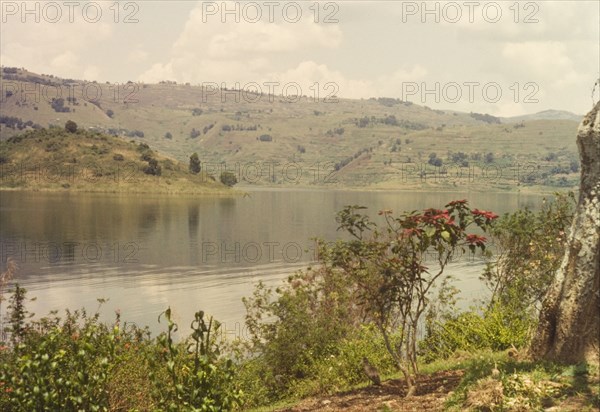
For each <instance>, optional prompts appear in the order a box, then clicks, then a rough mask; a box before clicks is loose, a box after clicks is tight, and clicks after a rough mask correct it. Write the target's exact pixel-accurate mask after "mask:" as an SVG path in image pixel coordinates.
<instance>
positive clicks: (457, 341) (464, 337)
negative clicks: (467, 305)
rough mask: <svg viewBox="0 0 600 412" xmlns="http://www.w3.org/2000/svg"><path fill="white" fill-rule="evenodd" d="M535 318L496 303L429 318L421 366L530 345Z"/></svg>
mask: <svg viewBox="0 0 600 412" xmlns="http://www.w3.org/2000/svg"><path fill="white" fill-rule="evenodd" d="M534 325H535V317H534V315H533V314H532V313H531V312H530V313H522V312H519V311H515V307H514V305H513V306H505V305H501V304H499V303H496V304H494V305H492V307H490V308H479V309H477V308H474V309H471V310H468V311H463V312H458V313H456V314H454V315H447V316H444V317H443V318H442V319H433V318H431V317H429V316H428V319H427V326H426V336H425V338H424V339H423V340H422V341H421V342H419V349H420V355H421V358H422V360H423V361H424V362H432V361H434V360H437V359H447V358H448V357H450V356H451V355H452V354H454V353H456V352H459V351H467V352H473V351H477V350H482V349H491V350H497V351H499V350H505V349H508V348H510V347H511V346H513V345H514V346H515V347H523V346H525V345H526V344H527V342H529V338H530V336H531V331H532V329H533V326H534Z"/></svg>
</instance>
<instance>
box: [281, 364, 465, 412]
mask: <svg viewBox="0 0 600 412" xmlns="http://www.w3.org/2000/svg"><path fill="white" fill-rule="evenodd" d="M463 373H464V372H463V371H461V370H453V371H452V370H451V371H441V372H437V373H434V374H432V375H420V376H418V377H417V388H418V389H417V393H416V395H414V396H411V397H409V398H406V397H405V395H406V384H405V382H404V380H403V379H394V380H389V381H385V382H383V383H382V385H381V386H369V387H366V388H361V389H355V390H352V391H348V392H342V393H337V394H335V395H331V396H324V397H319V398H308V399H304V400H302V401H301V402H300V403H299V404H297V405H295V406H294V407H291V408H287V409H281V410H280V412H308V411H356V412H358V411H402V412H405V411H406V412H408V411H419V412H421V411H427V412H434V411H442V410H443V409H444V408H443V406H444V401H445V400H446V398H447V397H448V394H449V393H450V392H451V391H453V390H454V388H456V386H457V385H458V384H459V383H460V380H461V378H462V376H463Z"/></svg>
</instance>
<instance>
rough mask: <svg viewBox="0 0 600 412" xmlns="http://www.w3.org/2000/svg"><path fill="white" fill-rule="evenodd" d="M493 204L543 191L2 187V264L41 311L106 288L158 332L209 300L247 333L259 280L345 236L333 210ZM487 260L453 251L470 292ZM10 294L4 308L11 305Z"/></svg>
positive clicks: (503, 207) (298, 264)
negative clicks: (11, 265)
mask: <svg viewBox="0 0 600 412" xmlns="http://www.w3.org/2000/svg"><path fill="white" fill-rule="evenodd" d="M464 198H467V199H469V202H470V204H471V206H472V207H477V208H480V209H487V210H493V211H494V212H496V213H504V212H508V211H513V210H516V209H518V208H523V207H525V206H528V207H530V208H533V209H537V208H539V206H540V205H541V202H542V196H539V195H520V194H507V193H464V192H462V193H461V192H457V193H442V192H436V193H427V192H425V193H423V192H357V191H328V190H298V191H293V190H257V191H251V192H249V195H246V196H237V197H191V196H187V197H186V196H158V195H122V194H81V193H39V192H38V193H35V192H30V193H24V192H1V193H0V242H1V244H0V252H1V263H2V264H1V269H2V270H4V269H5V267H6V259H7V257H8V256H13V258H14V259H15V260H16V261H17V263H18V265H19V267H20V269H19V271H18V274H17V276H16V278H15V280H14V281H13V282H12V283H11V284H14V282H19V284H20V285H21V286H23V287H25V288H26V289H27V290H28V292H29V293H28V295H29V297H36V298H37V299H36V300H35V301H34V302H30V303H29V304H28V309H29V310H30V311H31V312H34V313H35V314H36V316H41V315H45V314H47V313H48V312H49V311H50V310H52V309H58V310H60V311H61V312H62V310H63V309H65V308H70V309H77V308H80V307H86V308H87V309H88V310H91V311H93V310H95V309H96V308H97V307H98V302H97V298H108V299H109V301H108V302H107V303H105V304H104V305H103V307H102V319H104V320H108V319H112V318H113V316H114V311H115V310H120V312H121V315H122V319H124V320H126V321H130V322H135V323H137V324H139V325H149V326H150V327H151V329H152V330H153V331H155V332H156V331H158V330H162V329H163V328H162V327H160V326H159V325H158V324H157V317H158V315H159V314H160V313H161V312H162V311H163V310H164V309H166V308H167V307H168V306H171V308H172V310H173V312H174V313H175V320H176V321H179V322H180V323H181V325H180V329H181V330H185V329H186V328H187V325H188V324H189V322H190V320H191V318H192V316H193V312H195V311H196V310H199V309H202V310H204V311H206V312H207V313H210V314H212V315H214V316H215V318H216V319H218V320H220V321H222V322H223V323H224V326H223V331H224V332H226V333H227V334H229V335H232V336H233V335H240V334H242V335H243V333H244V329H243V319H244V314H245V310H244V306H243V304H242V302H241V298H242V297H244V296H249V295H250V294H251V293H252V290H253V285H254V284H256V283H257V282H258V281H259V280H263V281H265V282H266V283H267V284H270V285H276V284H279V283H281V281H282V279H285V278H286V277H287V276H288V275H289V274H291V273H293V272H294V271H296V270H298V269H301V268H303V267H306V266H307V265H309V264H310V262H312V261H314V258H315V255H314V242H313V241H312V240H311V238H313V237H315V236H318V237H321V238H324V239H327V240H334V239H336V238H339V237H340V235H341V234H340V232H337V231H336V228H337V225H336V222H335V213H336V212H337V211H338V210H340V209H341V208H343V207H344V206H345V205H349V204H358V205H364V206H367V207H368V208H369V209H368V213H370V214H371V216H373V217H374V218H377V211H379V210H381V209H392V210H393V211H394V212H396V213H399V212H401V211H404V210H418V209H424V208H428V207H440V208H441V207H443V205H444V204H446V203H447V202H449V201H451V200H456V199H464ZM482 267H483V264H482V263H481V262H480V261H478V260H473V259H469V258H468V257H466V256H465V258H463V259H457V261H456V262H454V263H452V265H451V267H450V268H449V272H450V273H452V274H454V275H455V276H456V277H457V278H458V282H457V286H458V287H459V288H460V289H461V290H462V296H463V297H465V298H466V299H467V301H468V299H470V298H475V297H480V296H481V294H482V293H484V287H483V286H482V285H481V284H480V283H479V281H478V275H479V273H480V272H481V269H482ZM5 307H6V304H4V305H3V306H2V310H3V311H4V310H5Z"/></svg>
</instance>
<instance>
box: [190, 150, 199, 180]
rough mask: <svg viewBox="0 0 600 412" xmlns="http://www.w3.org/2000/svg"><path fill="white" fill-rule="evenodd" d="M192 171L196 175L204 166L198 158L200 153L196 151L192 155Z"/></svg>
mask: <svg viewBox="0 0 600 412" xmlns="http://www.w3.org/2000/svg"><path fill="white" fill-rule="evenodd" d="M189 169H190V173H193V174H195V175H197V174H198V173H200V170H201V169H202V166H201V165H200V159H199V158H198V153H196V152H194V153H193V154H192V155H191V156H190V167H189Z"/></svg>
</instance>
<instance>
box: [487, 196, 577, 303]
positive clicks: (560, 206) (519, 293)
mask: <svg viewBox="0 0 600 412" xmlns="http://www.w3.org/2000/svg"><path fill="white" fill-rule="evenodd" d="M574 205H575V199H574V194H573V193H572V192H570V193H569V194H568V195H559V194H557V195H556V199H555V200H554V201H544V204H543V205H542V208H541V210H540V211H539V212H533V211H531V210H529V209H527V208H526V209H522V210H518V211H516V212H513V213H507V214H505V215H504V216H502V218H500V219H498V222H497V223H496V225H495V226H494V228H493V229H492V231H491V232H490V234H491V237H492V240H493V243H494V245H495V246H496V247H495V250H494V254H493V255H492V256H491V259H490V261H489V262H488V263H487V267H486V269H485V271H484V273H483V274H482V276H481V279H482V280H483V281H484V283H485V284H486V285H487V286H488V287H489V289H490V290H491V291H492V298H491V302H496V301H498V302H499V303H501V304H511V305H515V304H516V305H518V306H515V307H514V309H515V310H516V311H528V310H529V309H530V308H531V307H532V306H534V307H535V306H538V307H539V306H540V304H541V301H542V299H543V297H544V295H545V293H546V290H547V289H548V286H549V285H550V282H551V281H552V278H553V277H554V273H555V272H556V270H557V269H558V268H559V266H560V263H561V260H562V256H563V254H564V245H565V242H566V238H567V232H568V230H569V226H570V224H571V221H572V219H573V211H574Z"/></svg>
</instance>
